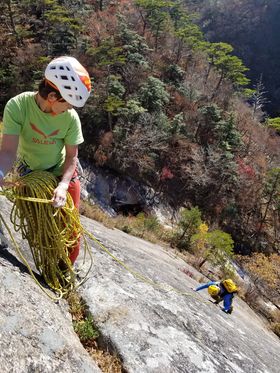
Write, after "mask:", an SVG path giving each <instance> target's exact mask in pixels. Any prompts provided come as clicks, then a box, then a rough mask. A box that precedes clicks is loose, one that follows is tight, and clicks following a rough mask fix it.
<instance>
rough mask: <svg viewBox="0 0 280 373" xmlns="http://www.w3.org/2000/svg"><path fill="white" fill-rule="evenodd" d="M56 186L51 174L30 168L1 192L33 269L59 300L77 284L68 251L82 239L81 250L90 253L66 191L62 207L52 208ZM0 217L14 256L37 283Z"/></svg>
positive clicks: (76, 212)
mask: <svg viewBox="0 0 280 373" xmlns="http://www.w3.org/2000/svg"><path fill="white" fill-rule="evenodd" d="M56 186H57V179H56V178H55V176H53V175H52V174H51V173H49V172H46V171H34V172H31V173H29V174H27V175H25V176H23V177H21V178H20V179H19V182H18V183H15V186H14V187H12V188H8V189H4V191H3V192H2V193H1V194H4V195H5V196H6V197H7V198H8V199H9V200H10V201H11V202H13V207H12V211H11V214H10V220H11V222H12V224H13V227H14V229H15V231H20V232H21V233H22V237H23V238H25V239H27V241H28V243H29V246H30V249H31V253H32V256H33V259H34V264H35V266H36V268H37V269H38V271H39V272H40V273H41V274H42V276H43V277H44V280H45V281H46V283H47V285H48V286H49V287H50V288H52V289H53V290H55V291H56V292H57V293H58V297H56V298H55V299H59V298H61V297H62V296H64V295H65V294H67V293H69V291H71V290H73V289H74V288H75V287H76V286H78V285H80V284H81V283H79V284H77V281H76V273H75V272H74V270H73V266H72V263H71V261H70V259H69V253H71V251H72V250H73V248H74V247H75V246H76V244H77V243H78V240H79V239H81V238H82V239H83V243H84V246H85V252H87V253H89V254H90V256H91V253H90V250H89V247H88V244H87V241H86V238H85V235H84V231H83V227H82V225H81V223H80V219H79V213H78V211H77V209H76V208H75V206H74V204H73V200H72V198H71V196H70V194H69V193H67V201H66V205H65V207H64V208H61V209H56V208H54V207H53V205H52V203H51V202H52V201H51V198H52V196H53V190H54V189H55V188H56ZM0 218H1V220H2V222H3V224H4V225H5V227H6V229H7V230H8V232H9V234H10V236H11V238H12V241H13V244H14V246H15V248H16V251H17V253H18V255H19V256H20V258H21V259H22V260H23V262H24V263H25V265H26V266H27V268H28V270H29V272H30V273H31V275H32V276H33V278H34V280H35V281H36V282H37V283H38V284H39V285H40V283H39V282H38V281H37V280H36V278H35V276H34V274H33V272H32V270H31V268H30V266H29V265H28V263H27V261H26V259H25V258H24V255H23V254H22V251H21V249H20V248H19V246H18V245H17V244H16V242H15V240H14V238H13V236H12V234H11V231H10V230H9V228H8V226H7V224H6V223H5V221H4V219H3V217H2V216H1V215H0ZM91 262H92V261H91ZM89 270H90V268H89ZM89 270H88V272H89ZM83 282H84V281H83ZM40 286H41V285H40ZM41 288H42V286H41ZM43 290H44V289H43ZM52 298H53V297H52Z"/></svg>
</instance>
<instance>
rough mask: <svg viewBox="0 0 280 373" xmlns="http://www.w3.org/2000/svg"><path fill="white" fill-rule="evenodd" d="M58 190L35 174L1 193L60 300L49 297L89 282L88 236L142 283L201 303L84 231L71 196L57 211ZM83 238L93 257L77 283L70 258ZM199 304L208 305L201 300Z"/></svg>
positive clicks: (51, 179) (46, 175) (48, 179)
mask: <svg viewBox="0 0 280 373" xmlns="http://www.w3.org/2000/svg"><path fill="white" fill-rule="evenodd" d="M56 186H57V180H56V178H55V177H54V176H53V175H52V174H51V173H49V172H46V171H34V172H32V173H30V174H27V175H26V176H23V177H21V178H20V179H19V180H18V182H17V183H15V186H14V187H12V188H8V189H5V190H4V191H3V192H0V194H3V195H5V196H6V197H7V198H8V199H9V200H10V201H11V202H13V208H12V211H11V215H10V219H11V222H12V223H13V226H14V229H15V230H16V231H21V233H22V236H23V238H26V239H27V240H28V243H29V246H30V249H31V252H32V255H33V259H34V263H35V265H36V268H37V269H38V270H39V272H40V273H41V274H42V276H43V277H44V279H45V281H46V283H47V284H48V285H49V287H50V288H52V289H53V290H55V291H56V292H57V293H58V297H53V296H51V295H50V294H49V293H47V295H48V296H50V297H51V298H52V299H55V300H57V299H60V298H61V297H63V296H64V295H66V294H68V293H69V292H70V291H71V290H73V289H74V288H75V287H77V286H79V285H81V284H82V283H83V282H85V281H86V278H87V275H88V273H89V271H90V269H91V267H92V256H91V251H90V249H89V245H88V242H87V240H86V236H88V237H89V238H91V239H92V240H94V241H95V242H96V243H97V244H98V245H99V247H100V248H101V249H102V250H104V251H105V252H106V253H107V254H108V255H109V256H111V257H112V259H113V260H115V261H116V262H117V263H118V264H119V265H120V266H122V267H123V268H124V269H126V270H127V271H128V272H130V273H131V274H132V275H133V276H134V277H135V278H137V279H139V280H140V281H142V282H145V283H147V284H149V285H152V286H154V287H155V288H158V289H161V290H163V291H166V292H169V291H172V292H176V293H177V294H181V295H184V296H192V297H194V298H196V299H198V298H197V296H194V294H193V293H191V292H186V291H181V290H178V289H176V288H173V287H172V286H170V285H167V284H163V283H156V282H154V281H153V280H151V279H149V278H147V277H145V276H143V275H141V274H140V273H138V272H136V271H134V270H133V269H131V268H130V267H129V266H127V265H126V264H125V263H124V262H122V261H121V260H119V259H118V258H117V257H115V256H114V255H113V254H112V253H111V252H110V251H109V250H108V249H107V248H106V247H105V246H104V245H102V243H101V242H100V241H99V240H98V239H96V238H95V237H94V235H93V234H91V233H90V232H88V231H86V230H85V229H84V228H83V227H82V225H81V223H80V219H79V213H78V211H77V210H76V208H75V207H74V204H73V201H72V198H71V196H70V194H69V193H68V194H67V201H66V205H65V207H63V208H61V209H56V208H54V207H53V206H52V201H51V198H52V196H53V190H54V189H55V188H56ZM0 220H1V221H2V223H3V224H4V225H5V227H6V229H7V230H8V232H9V234H10V237H11V239H12V241H13V244H14V246H15V248H16V251H17V253H18V255H19V256H20V258H21V260H22V261H23V262H24V264H25V265H26V266H27V268H28V270H29V272H30V274H31V275H32V277H33V279H34V280H35V282H36V283H38V284H39V286H40V287H41V288H42V290H43V291H45V289H44V288H43V287H42V286H41V284H40V283H39V282H38V280H37V279H36V277H35V276H34V274H33V272H32V270H31V268H30V266H29V264H28V262H27V260H26V259H25V258H24V255H23V254H22V251H21V249H20V248H19V246H18V245H17V243H16V241H15V240H14V237H13V235H12V233H11V231H10V229H9V227H8V226H7V224H6V222H5V220H4V218H3V217H2V215H1V213H0ZM80 238H82V239H83V243H84V253H85V255H86V254H87V253H88V254H89V255H90V258H91V263H90V267H89V269H88V271H87V274H86V275H85V277H84V280H83V281H81V282H80V283H76V273H75V272H74V270H73V267H72V264H71V261H70V259H69V257H68V254H69V252H71V249H72V248H73V247H74V246H75V245H76V244H77V242H78V240H79V239H80ZM84 261H85V258H84ZM200 301H202V302H205V301H203V300H201V299H200Z"/></svg>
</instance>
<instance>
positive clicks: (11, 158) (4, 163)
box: [0, 152, 16, 175]
mask: <svg viewBox="0 0 280 373" xmlns="http://www.w3.org/2000/svg"><path fill="white" fill-rule="evenodd" d="M15 160H16V156H15V154H10V153H6V152H5V153H4V152H0V170H1V171H2V172H3V174H4V175H6V173H7V172H8V171H10V169H11V168H12V166H13V164H14V162H15Z"/></svg>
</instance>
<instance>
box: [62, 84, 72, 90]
mask: <svg viewBox="0 0 280 373" xmlns="http://www.w3.org/2000/svg"><path fill="white" fill-rule="evenodd" d="M63 88H65V89H70V90H71V87H70V86H69V85H65V86H64V87H63Z"/></svg>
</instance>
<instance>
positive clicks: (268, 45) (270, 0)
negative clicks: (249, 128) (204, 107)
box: [186, 0, 280, 116]
mask: <svg viewBox="0 0 280 373" xmlns="http://www.w3.org/2000/svg"><path fill="white" fill-rule="evenodd" d="M186 3H187V4H190V3H191V4H192V7H193V9H195V10H198V11H199V12H200V13H201V15H202V16H201V20H200V25H201V26H202V29H203V31H204V32H205V34H206V36H207V38H208V39H209V40H210V41H212V42H220V41H223V42H227V43H229V44H231V45H232V46H233V47H234V51H235V53H236V55H238V56H239V57H240V58H241V59H242V60H243V62H244V63H245V65H246V66H247V67H249V69H250V71H249V72H248V73H247V76H248V77H249V78H250V79H252V85H255V84H256V82H257V81H258V80H259V79H260V77H262V81H263V84H264V88H265V91H266V94H265V96H266V97H267V99H268V101H269V102H268V103H267V104H266V105H265V110H266V111H267V113H268V114H269V115H270V116H279V115H280V104H279V94H280V63H279V55H280V38H279V18H280V3H279V1H277V0H233V1H227V0H222V1H202V2H201V1H188V0H187V1H186Z"/></svg>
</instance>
